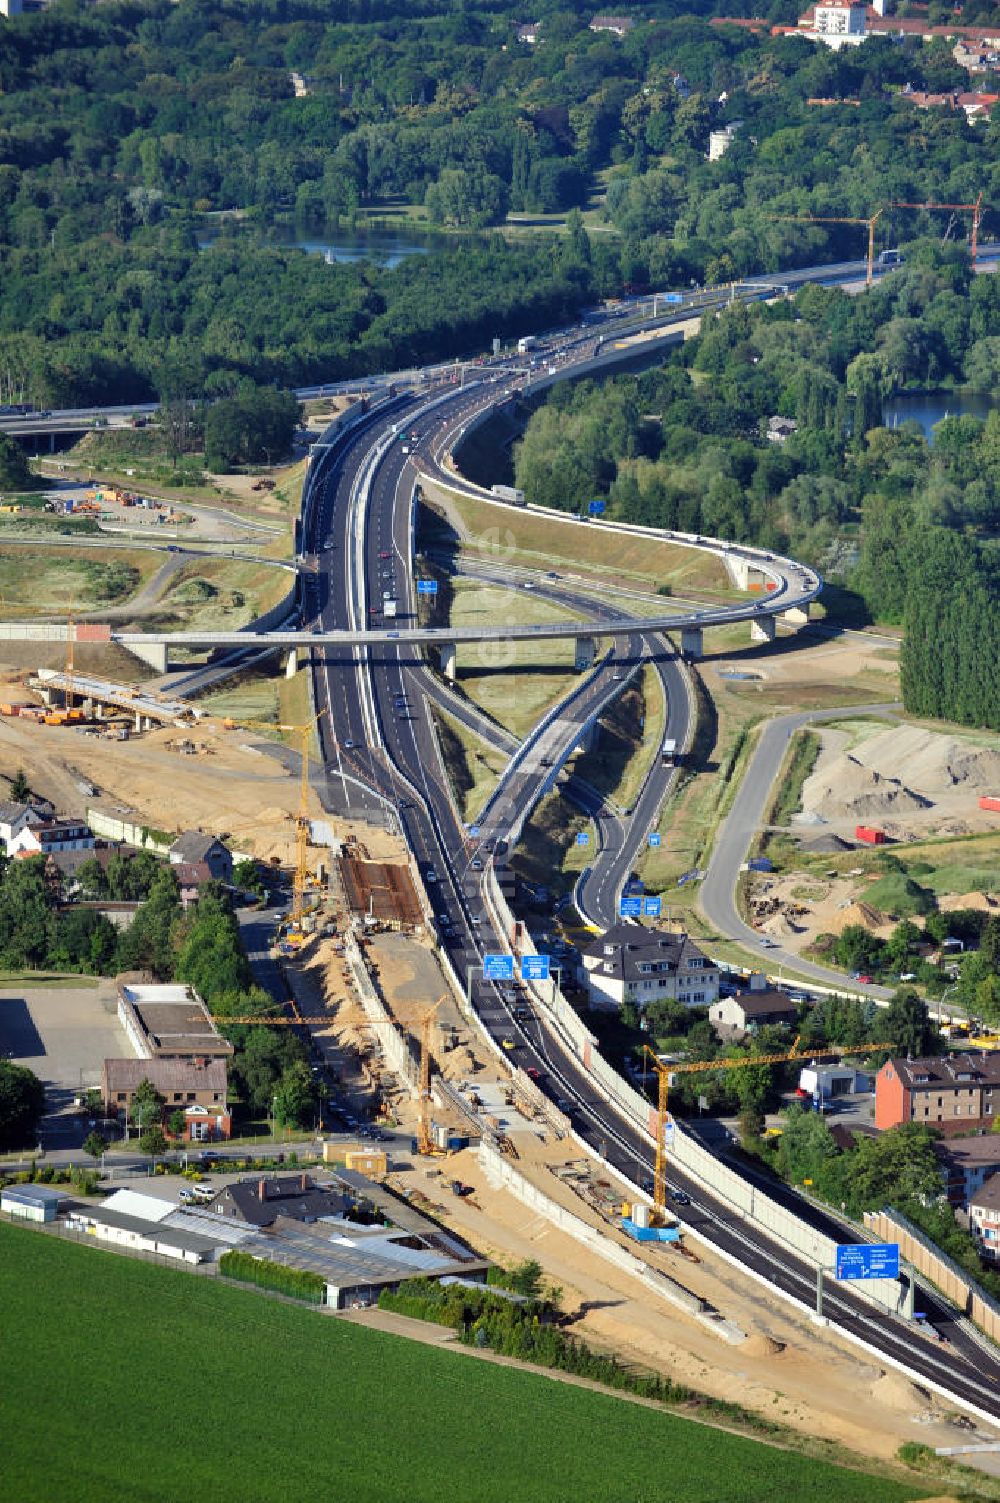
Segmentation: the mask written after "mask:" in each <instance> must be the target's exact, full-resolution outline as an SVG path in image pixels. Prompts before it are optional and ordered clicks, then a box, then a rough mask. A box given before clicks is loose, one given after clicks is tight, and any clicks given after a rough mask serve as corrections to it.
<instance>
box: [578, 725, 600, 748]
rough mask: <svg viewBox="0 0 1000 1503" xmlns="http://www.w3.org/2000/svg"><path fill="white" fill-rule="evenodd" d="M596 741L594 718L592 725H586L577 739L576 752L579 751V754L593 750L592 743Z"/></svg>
mask: <svg viewBox="0 0 1000 1503" xmlns="http://www.w3.org/2000/svg"><path fill="white" fill-rule="evenodd" d="M596 741H597V721H596V720H595V721H594V722H593V724H592V725H588V727H587V729H586V730H585V731H584V733H583V735H582V736H581V737H580V739H579V740H578V741H577V743H576V750H577V752H578V753H580V754H583V753H585V752H591V751H593V750H594V745H595V743H596Z"/></svg>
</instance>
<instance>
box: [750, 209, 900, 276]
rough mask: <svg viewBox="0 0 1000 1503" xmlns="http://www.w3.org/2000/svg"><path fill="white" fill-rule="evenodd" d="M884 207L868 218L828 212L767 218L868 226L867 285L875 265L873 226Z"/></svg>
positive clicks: (771, 215)
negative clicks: (849, 216)
mask: <svg viewBox="0 0 1000 1503" xmlns="http://www.w3.org/2000/svg"><path fill="white" fill-rule="evenodd" d="M884 213H885V209H884V208H881V209H879V210H878V211H877V212H876V213H875V214H872V216H871V217H870V218H869V219H849V218H846V217H841V216H839V215H829V214H769V215H768V216H767V217H768V219H780V220H784V221H785V222H786V223H789V224H865V225H867V226H868V257H867V263H866V264H867V267H868V272H867V275H866V277H865V281H866V282H867V284H868V286H869V287H870V286H871V285H872V280H873V267H874V265H875V226H876V224H877V223H878V220H879V218H880V217H881V215H883V214H884Z"/></svg>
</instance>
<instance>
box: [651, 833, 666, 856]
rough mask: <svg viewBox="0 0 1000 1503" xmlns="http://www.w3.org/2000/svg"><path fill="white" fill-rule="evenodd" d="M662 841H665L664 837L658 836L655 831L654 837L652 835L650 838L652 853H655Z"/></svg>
mask: <svg viewBox="0 0 1000 1503" xmlns="http://www.w3.org/2000/svg"><path fill="white" fill-rule="evenodd" d="M662 841H663V837H662V836H661V835H657V833H656V831H655V830H654V831H653V833H652V835H650V837H649V848H650V850H651V851H655V850H656V848H657V846H658V845H661V844H662Z"/></svg>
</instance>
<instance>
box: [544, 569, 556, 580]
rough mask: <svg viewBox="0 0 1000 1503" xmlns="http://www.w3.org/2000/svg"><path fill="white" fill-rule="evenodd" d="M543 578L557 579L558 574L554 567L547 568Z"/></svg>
mask: <svg viewBox="0 0 1000 1503" xmlns="http://www.w3.org/2000/svg"><path fill="white" fill-rule="evenodd" d="M545 578H546V579H558V578H559V575H558V574H557V573H556V571H555V569H549V570H548V571H547V572H546V575H545Z"/></svg>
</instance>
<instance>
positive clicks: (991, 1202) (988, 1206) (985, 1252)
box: [969, 1174, 1000, 1263]
mask: <svg viewBox="0 0 1000 1503" xmlns="http://www.w3.org/2000/svg"><path fill="white" fill-rule="evenodd" d="M969 1227H970V1229H971V1231H972V1235H973V1236H974V1237H975V1239H976V1242H977V1243H978V1244H979V1253H980V1256H981V1257H983V1258H988V1259H989V1260H990V1262H992V1263H1000V1174H994V1175H993V1176H992V1177H991V1178H990V1179H988V1180H987V1181H986V1183H985V1184H984V1185H982V1186H980V1188H979V1189H978V1190H976V1192H975V1193H974V1194H973V1196H972V1197H971V1199H970V1201H969Z"/></svg>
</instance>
